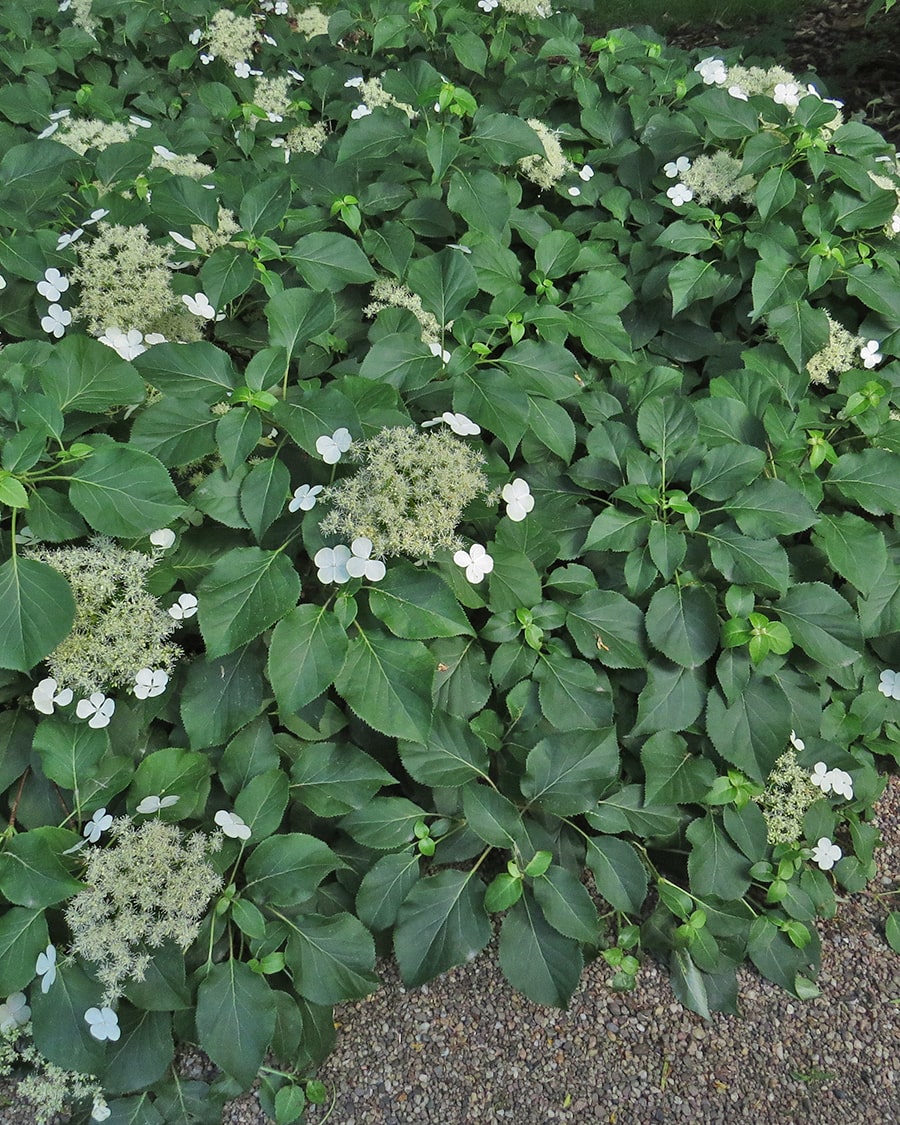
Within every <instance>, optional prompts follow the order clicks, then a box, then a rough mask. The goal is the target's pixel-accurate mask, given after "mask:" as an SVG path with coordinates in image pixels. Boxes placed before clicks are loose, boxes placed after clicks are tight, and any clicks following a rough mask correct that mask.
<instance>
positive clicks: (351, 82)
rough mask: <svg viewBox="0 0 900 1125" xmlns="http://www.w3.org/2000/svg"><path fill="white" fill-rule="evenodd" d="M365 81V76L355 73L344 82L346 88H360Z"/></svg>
mask: <svg viewBox="0 0 900 1125" xmlns="http://www.w3.org/2000/svg"><path fill="white" fill-rule="evenodd" d="M363 82H365V78H363V76H362V75H361V74H357V75H355V77H353V78H348V79H347V81H346V82H345V83H344V89H345V90H358V89H359V88H360V86H362V84H363Z"/></svg>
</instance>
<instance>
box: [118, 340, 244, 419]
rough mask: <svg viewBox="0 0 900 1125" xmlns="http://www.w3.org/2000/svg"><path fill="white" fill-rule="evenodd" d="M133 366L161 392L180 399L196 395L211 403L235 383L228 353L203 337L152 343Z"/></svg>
mask: <svg viewBox="0 0 900 1125" xmlns="http://www.w3.org/2000/svg"><path fill="white" fill-rule="evenodd" d="M134 366H135V367H136V368H137V369H138V371H140V372H141V374H142V375H143V376H144V378H145V379H146V380H147V382H148V383H150V384H152V385H153V386H154V387H157V388H158V389H159V390H161V391H162V392H163V394H171V395H172V396H173V397H178V398H179V399H181V400H185V399H188V398H189V399H196V398H199V399H201V400H202V401H203V402H205V403H207V404H209V405H210V406H212V405H213V404H214V403H217V402H222V401H223V400H224V399H226V398H227V397H228V392H229V391H233V390H234V389H235V388H236V387H237V386H238V377H237V374H236V372H235V370H234V367H233V365H232V362H231V357H230V356H229V355H228V353H227V352H223V351H222V350H221V348H217V347H214V346H213V345H212V344H210V343H207V342H206V341H205V340H200V341H197V342H195V343H192V344H154V345H153V347H152V348H148V349H147V350H146V351H145V352H144V353H143V354H141V355H139V356H138V357H137V359H136V360H135V363H134Z"/></svg>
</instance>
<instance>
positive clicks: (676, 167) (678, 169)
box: [663, 156, 691, 180]
mask: <svg viewBox="0 0 900 1125" xmlns="http://www.w3.org/2000/svg"><path fill="white" fill-rule="evenodd" d="M690 167H691V162H690V160H688V158H687V157H686V156H679V157H678V159H677V160H670V161H669V163H668V164H664V165H663V171H664V172H665V174H666V175H667V176H668V177H669V179H670V180H677V179H678V177H679V176H680V175H681V173H682V172H688V171H690Z"/></svg>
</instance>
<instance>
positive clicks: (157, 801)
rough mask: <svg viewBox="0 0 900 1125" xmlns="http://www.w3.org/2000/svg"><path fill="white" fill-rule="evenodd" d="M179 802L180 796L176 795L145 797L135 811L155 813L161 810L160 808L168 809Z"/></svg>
mask: <svg viewBox="0 0 900 1125" xmlns="http://www.w3.org/2000/svg"><path fill="white" fill-rule="evenodd" d="M177 804H178V797H177V796H174V795H172V796H169V797H145V798H144V799H143V800H142V801H141V802H140V804H139V805H138V807H137V808H136V809H135V810H134V811H135V812H139V813H144V814H147V813H155V812H159V810H160V809H168V808H171V806H172V805H177Z"/></svg>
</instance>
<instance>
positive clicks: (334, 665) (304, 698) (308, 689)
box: [267, 603, 349, 714]
mask: <svg viewBox="0 0 900 1125" xmlns="http://www.w3.org/2000/svg"><path fill="white" fill-rule="evenodd" d="M348 644H349V642H348V640H347V633H346V630H345V629H344V628H343V627H342V626H341V625H340V623H339V622H338V619H337V618H336V617H335V616H334V613H333V612H331V610H329V609H328V608H327V607H326V606H320V605H314V604H312V603H304V604H303V605H298V606H297V607H296V608H295V609H292V610H291V611H290V613H288V614H287V615H286V616H285V617H283V618H282V619H281V620H280V621H279V622H278V624H277V625H276V626H275V631H274V632H273V634H272V640H271V642H270V644H269V661H268V666H267V672H268V676H269V682H270V683H271V685H272V690H273V691H274V692H275V699H276V700H277V702H278V707H279V710H280V711H282V712H283V713H284V714H288V713H290V712H292V711H299V710H300V708H301V707H305V706H306V704H307V703H310V702H312V700H313V699H315V698H317V696H319V695H321V694H322V692H323V691H325V689H326V688H327V687H329V686H330V685H331V684H332V683H334V678H335V676H336V675H337V674H338V672H340V670H341V666H342V665H343V663H344V657H345V655H346V653H347V646H348Z"/></svg>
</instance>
